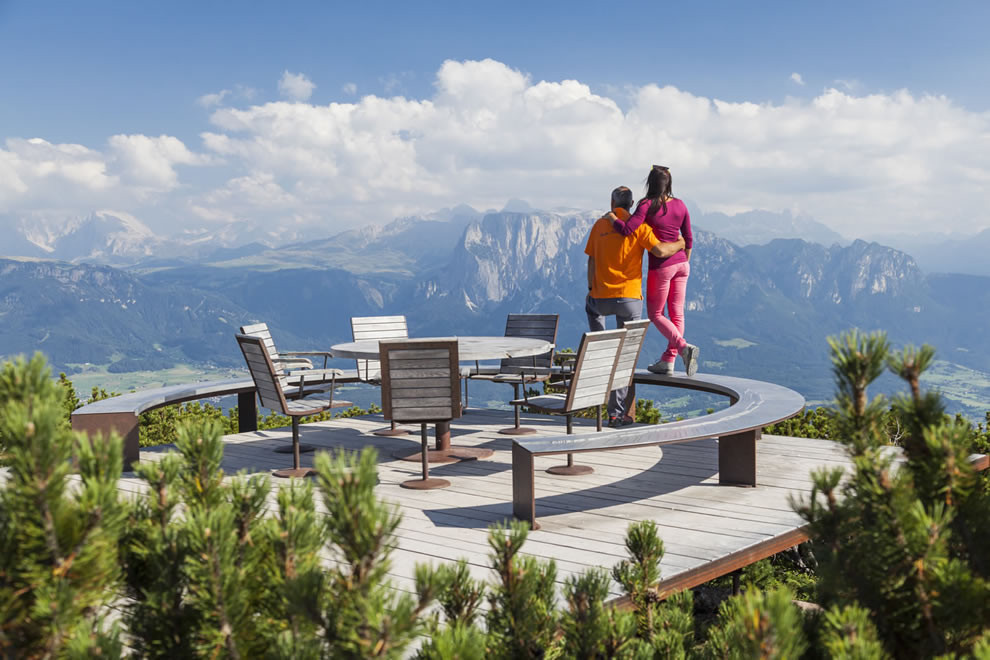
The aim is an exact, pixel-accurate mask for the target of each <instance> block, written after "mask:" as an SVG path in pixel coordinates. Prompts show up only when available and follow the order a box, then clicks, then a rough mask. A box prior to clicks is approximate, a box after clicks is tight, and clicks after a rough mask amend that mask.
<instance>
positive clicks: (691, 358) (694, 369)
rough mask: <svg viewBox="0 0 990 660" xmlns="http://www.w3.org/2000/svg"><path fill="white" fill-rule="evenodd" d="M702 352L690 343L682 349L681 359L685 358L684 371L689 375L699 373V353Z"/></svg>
mask: <svg viewBox="0 0 990 660" xmlns="http://www.w3.org/2000/svg"><path fill="white" fill-rule="evenodd" d="M700 352H701V351H700V350H699V349H698V347H697V346H695V345H694V344H688V345H687V346H685V347H684V348H682V349H681V359H682V360H684V372H685V373H686V374H687V375H688V376H693V375H695V374H696V373H698V354H699V353H700Z"/></svg>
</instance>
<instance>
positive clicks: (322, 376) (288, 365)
mask: <svg viewBox="0 0 990 660" xmlns="http://www.w3.org/2000/svg"><path fill="white" fill-rule="evenodd" d="M241 334H242V335H250V336H252V337H259V338H261V340H262V341H263V342H264V345H265V349H266V350H267V351H268V356H269V357H271V359H272V363H273V364H274V365H275V366H276V367H277V368H280V369H282V370H284V371H286V372H287V374H288V378H289V382H290V383H293V381H295V380H296V379H297V378H298V377H299V376H300V375H301V374H302V375H304V376H305V380H306V382H307V383H308V384H310V385H316V384H318V383H328V382H330V381H331V380H333V381H334V382H335V383H356V382H359V380H360V379H359V378H358V373H357V371H351V372H348V371H342V370H340V369H333V368H331V367H328V366H327V361H328V359H329V358H331V357H333V356H332V355H331V354H330V352H329V351H293V352H289V353H279V352H278V349H276V348H275V340H274V338H272V333H271V330H269V329H268V324H267V323H252V324H250V325H242V326H241ZM312 357H322V358H323V367H322V368H316V367H315V366H314V364H313V361H312V360H311V359H310V358H312Z"/></svg>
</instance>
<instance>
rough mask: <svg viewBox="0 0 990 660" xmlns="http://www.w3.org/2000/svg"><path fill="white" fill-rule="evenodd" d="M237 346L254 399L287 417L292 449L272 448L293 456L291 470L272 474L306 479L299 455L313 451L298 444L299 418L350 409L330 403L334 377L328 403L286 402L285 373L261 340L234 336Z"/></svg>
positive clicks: (300, 391)
mask: <svg viewBox="0 0 990 660" xmlns="http://www.w3.org/2000/svg"><path fill="white" fill-rule="evenodd" d="M235 336H236V337H237V344H238V346H240V348H241V353H243V354H244V361H245V362H247V366H248V370H249V371H250V372H251V379H252V380H253V381H254V386H255V390H256V391H257V394H258V400H259V401H260V402H261V405H262V406H263V407H265V408H268V409H270V410H273V411H275V412H277V413H281V414H283V415H287V416H288V417H290V418H291V419H292V447H291V448H286V449H282V448H279V449H276V450H275V451H276V452H279V453H289V452H290V451H291V453H292V456H293V461H292V468H291V469H286V470H275V471H274V472H272V475H273V476H276V477H307V476H309V475H310V474H312V473H313V470H312V468H304V467H301V466H300V464H299V454H300V453H302V452H306V451H313V449H314V448H313V447H311V446H309V445H300V444H299V419H300V418H301V417H305V416H307V415H316V414H318V413H321V412H323V411H324V410H328V409H330V408H334V407H339V406H350V405H351V403H350V402H349V401H336V402H335V401H334V400H333V390H334V387H335V386H336V382H335V379H334V376H333V375H331V380H330V400H329V401H322V400H321V401H316V400H313V399H309V400H307V399H300V400H292V401H290V400H288V398H287V397H286V391H287V388H288V384H287V380H286V376H285V373H284V372H283V371H282V370H281V369H280V368H278V367H276V366H275V363H274V362H272V358H271V355H270V354H269V352H268V347H267V346H266V345H265V340H264V339H262V338H261V337H257V336H254V335H244V334H238V335H235ZM305 387H306V382H305V376H303V377H302V378H301V379H300V383H299V389H298V392H297V393H298V394H303V393H305Z"/></svg>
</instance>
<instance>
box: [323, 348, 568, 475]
mask: <svg viewBox="0 0 990 660" xmlns="http://www.w3.org/2000/svg"><path fill="white" fill-rule="evenodd" d="M417 339H419V337H417ZM429 339H438V340H442V339H456V340H457V355H458V359H460V360H462V361H464V362H468V361H470V362H474V361H479V360H502V359H505V358H518V357H529V356H531V355H542V354H543V353H546V352H548V351H550V350H551V349H552V348H553V344H551V343H550V342H548V341H544V340H542V339H532V338H529V337H430V338H429ZM386 341H399V340H395V339H388V340H386ZM330 352H331V353H332V354H333V356H334V357H335V358H345V359H346V358H353V359H355V360H377V359H379V354H378V340H377V339H365V340H363V341H349V342H346V343H343V344H334V345H333V346H331V347H330ZM436 437H437V441H436V442H437V444H436V449H433V450H431V451H430V454H429V461H430V463H452V462H454V461H461V460H473V459H478V458H488V457H489V456H491V455H492V454H493V453H494V452H493V451H492V450H491V449H482V448H478V447H452V446H451V444H450V422H449V421H446V422H437V423H436ZM397 457H398V458H401V459H403V460H408V461H419V460H421V454H420V453H419V452H416V453H415V454H409V455H405V454H404V455H401V456H397Z"/></svg>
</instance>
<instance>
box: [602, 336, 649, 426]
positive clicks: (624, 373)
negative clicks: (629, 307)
mask: <svg viewBox="0 0 990 660" xmlns="http://www.w3.org/2000/svg"><path fill="white" fill-rule="evenodd" d="M622 327H623V328H624V329H625V330H626V337H625V339H623V340H622V350H620V351H619V356H618V358H616V362H615V375H613V376H612V387H611V391H612V392H614V391H615V390H621V389H623V388H629V387H634V386H633V377H634V376H635V375H636V363H637V362H638V361H639V354H640V351H642V350H643V340H645V339H646V331H647V330H648V329H649V327H650V320H649V319H642V320H640V321H626V323H625V324H624V325H623V326H622ZM626 398H627V401H628V402H629V406H628V407H627V408H626V411H627V412H631V413H632V415H633V418H635V414H636V409H635V407H634V405H635V401H636V390H635V389H633V390H631V391H629V392H628V394H627V396H626Z"/></svg>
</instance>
